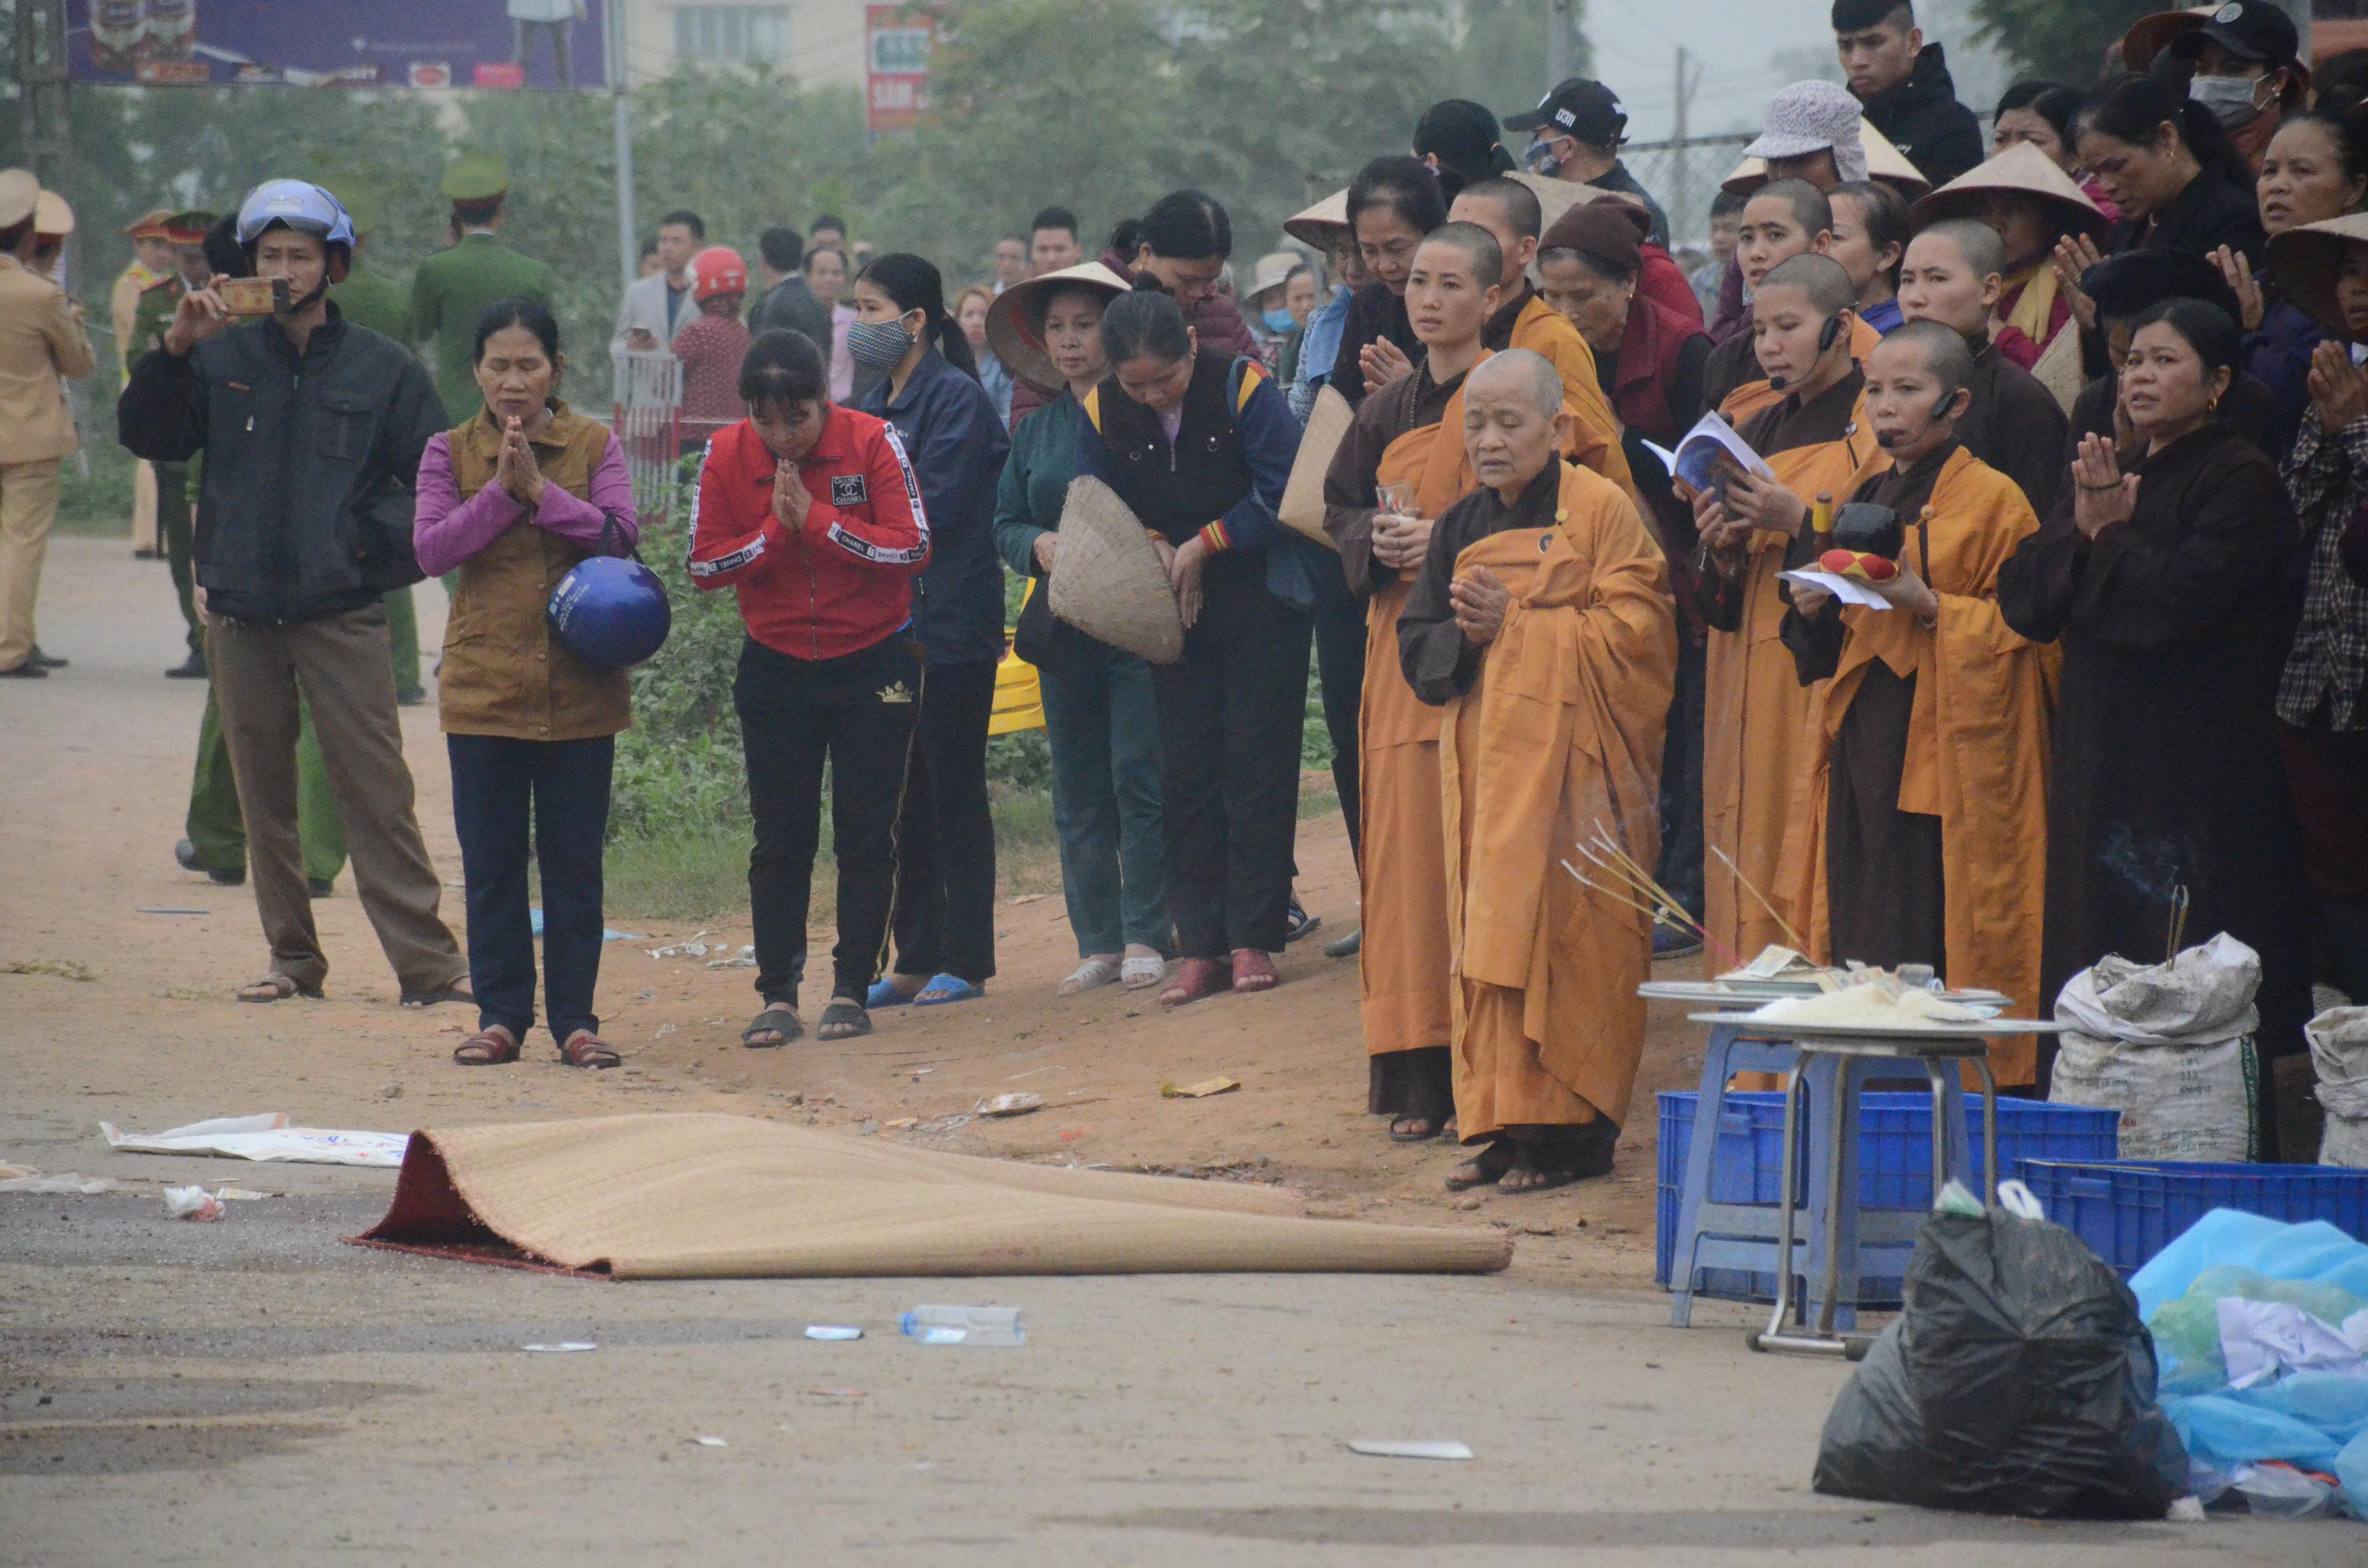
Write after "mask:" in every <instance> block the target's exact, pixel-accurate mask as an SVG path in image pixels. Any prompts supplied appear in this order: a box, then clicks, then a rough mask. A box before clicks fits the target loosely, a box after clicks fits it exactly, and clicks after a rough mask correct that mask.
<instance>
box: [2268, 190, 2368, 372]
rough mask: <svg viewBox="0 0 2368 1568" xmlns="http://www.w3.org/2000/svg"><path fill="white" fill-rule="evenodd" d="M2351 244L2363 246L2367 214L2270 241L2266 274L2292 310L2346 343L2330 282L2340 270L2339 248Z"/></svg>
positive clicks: (2348, 336)
mask: <svg viewBox="0 0 2368 1568" xmlns="http://www.w3.org/2000/svg"><path fill="white" fill-rule="evenodd" d="M2355 243H2356V244H2368V212H2354V213H2351V214H2350V215H2349V216H2347V217H2342V218H2329V219H2328V220H2327V221H2326V222H2320V223H2305V224H2304V225H2303V226H2302V227H2301V228H2299V229H2288V230H2287V231H2286V232H2285V233H2283V234H2277V235H2274V236H2272V237H2271V240H2270V276H2271V277H2272V278H2276V279H2277V280H2278V287H2279V289H2281V290H2283V291H2284V293H2285V297H2286V298H2287V299H2289V300H2291V301H2294V308H2295V309H2296V310H2298V311H2301V312H2303V313H2304V314H2305V315H2306V316H2308V317H2310V319H2311V320H2313V321H2315V322H2317V324H2319V325H2320V326H2322V327H2324V328H2326V329H2327V331H2328V333H2330V334H2332V335H2334V336H2335V337H2337V338H2338V339H2340V340H2341V341H2343V342H2346V343H2349V342H2351V328H2350V327H2348V326H2346V325H2344V324H2343V307H2342V306H2341V305H2340V304H2338V303H2337V302H2336V299H2335V280H2336V278H2338V277H2340V275H2341V274H2342V271H2343V251H2344V247H2345V246H2347V245H2350V244H2355Z"/></svg>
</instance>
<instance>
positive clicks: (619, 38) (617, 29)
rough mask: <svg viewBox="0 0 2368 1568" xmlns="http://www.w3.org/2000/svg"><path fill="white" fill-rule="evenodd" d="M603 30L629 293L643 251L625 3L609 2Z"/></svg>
mask: <svg viewBox="0 0 2368 1568" xmlns="http://www.w3.org/2000/svg"><path fill="white" fill-rule="evenodd" d="M605 20H606V21H607V23H608V26H607V27H606V28H604V29H603V31H604V33H605V34H606V41H607V44H608V52H609V100H610V102H612V103H613V104H614V105H615V106H616V121H617V276H618V278H619V279H620V287H621V288H626V289H630V288H632V286H633V279H634V278H635V277H636V276H637V275H638V274H639V273H640V271H641V262H642V247H641V244H640V243H639V241H637V240H636V239H635V238H634V234H633V227H634V225H633V99H632V83H630V82H629V81H628V80H627V79H626V75H627V71H626V65H625V60H626V44H627V41H628V34H627V32H626V20H625V0H609V5H608V8H607V13H606V17H605Z"/></svg>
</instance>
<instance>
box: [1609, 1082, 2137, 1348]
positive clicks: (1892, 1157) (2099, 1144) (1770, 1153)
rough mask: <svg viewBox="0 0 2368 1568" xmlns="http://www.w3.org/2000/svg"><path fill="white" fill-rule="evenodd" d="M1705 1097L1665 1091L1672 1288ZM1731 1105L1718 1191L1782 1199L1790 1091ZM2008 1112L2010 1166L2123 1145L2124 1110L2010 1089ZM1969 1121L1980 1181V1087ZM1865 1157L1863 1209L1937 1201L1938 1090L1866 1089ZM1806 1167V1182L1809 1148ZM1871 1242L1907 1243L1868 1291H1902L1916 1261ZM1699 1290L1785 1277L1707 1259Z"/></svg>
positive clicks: (1656, 1264)
mask: <svg viewBox="0 0 2368 1568" xmlns="http://www.w3.org/2000/svg"><path fill="white" fill-rule="evenodd" d="M1699 1098H1700V1096H1698V1095H1697V1094H1696V1093H1695V1092H1694V1091H1692V1090H1691V1089H1685V1090H1677V1091H1671V1092H1665V1093H1663V1094H1662V1095H1661V1096H1659V1099H1660V1133H1661V1137H1660V1149H1659V1157H1658V1171H1657V1182H1658V1191H1657V1192H1656V1195H1655V1198H1656V1202H1655V1206H1654V1208H1655V1213H1654V1221H1655V1223H1654V1227H1653V1230H1654V1245H1653V1280H1654V1283H1655V1284H1656V1285H1659V1286H1661V1287H1662V1288H1663V1289H1665V1290H1666V1289H1667V1288H1668V1283H1669V1270H1670V1267H1671V1260H1672V1256H1673V1255H1674V1253H1675V1252H1676V1250H1677V1231H1678V1210H1679V1200H1680V1199H1681V1197H1682V1191H1683V1187H1684V1186H1685V1177H1686V1155H1687V1153H1688V1152H1689V1150H1691V1147H1692V1145H1693V1134H1694V1109H1695V1103H1696V1101H1697V1100H1698V1099H1699ZM1725 1112H1726V1114H1725V1117H1724V1118H1723V1122H1724V1125H1723V1126H1721V1127H1720V1129H1719V1138H1718V1158H1717V1161H1716V1163H1715V1164H1713V1165H1712V1167H1711V1199H1712V1201H1713V1202H1716V1203H1756V1204H1764V1205H1767V1206H1769V1207H1770V1208H1773V1207H1774V1206H1775V1203H1776V1200H1777V1198H1778V1196H1779V1195H1780V1193H1781V1192H1782V1187H1783V1158H1784V1096H1782V1095H1781V1094H1772V1093H1745V1094H1729V1095H1728V1096H1726V1106H1725ZM1801 1121H1802V1128H1803V1132H1804V1137H1805V1134H1806V1130H1807V1126H1808V1116H1807V1114H1806V1113H1805V1111H1804V1114H1803V1116H1802V1118H1801ZM2120 1121H2121V1113H2120V1112H2119V1111H2113V1110H2100V1109H2097V1108H2094V1107H2090V1106H2072V1105H2051V1104H2050V1103H2048V1102H2047V1101H2045V1100H2026V1099H2013V1098H2007V1097H2001V1098H2000V1099H1999V1100H1998V1164H1999V1165H2000V1167H2001V1168H2002V1169H2003V1171H2004V1172H2005V1173H2006V1174H2007V1175H2009V1176H2011V1175H2013V1174H2014V1172H2015V1169H2016V1166H2017V1165H2018V1163H2019V1162H2021V1161H2024V1160H2032V1159H2054V1160H2100V1161H2103V1160H2111V1159H2112V1158H2113V1156H2114V1155H2116V1154H2118V1153H2120V1152H2121V1142H2120V1135H2119V1133H2118V1131H2116V1129H2117V1127H2118V1126H2119V1123H2120ZM1965 1128H1966V1145H1967V1147H1968V1148H1970V1149H1971V1150H1972V1152H1973V1165H1974V1176H1975V1180H1976V1181H1978V1180H1980V1179H1981V1176H1982V1168H1981V1167H1982V1108H1981V1101H1980V1099H1979V1098H1978V1097H1976V1096H1967V1098H1966V1100H1965ZM1858 1159H1859V1185H1858V1202H1859V1208H1860V1209H1861V1210H1868V1209H1917V1210H1922V1209H1930V1207H1931V1206H1932V1096H1930V1094H1861V1096H1859V1146H1858ZM1799 1171H1800V1181H1801V1183H1802V1185H1803V1186H1804V1187H1806V1185H1807V1182H1808V1160H1807V1158H1806V1152H1805V1151H1804V1155H1803V1158H1802V1160H1801V1162H1800V1167H1799ZM2172 1234H2174V1235H2176V1234H2177V1232H2176V1231H2174V1232H2173V1233H2172ZM1868 1250H1870V1251H1872V1252H1873V1253H1874V1256H1876V1257H1877V1258H1878V1260H1880V1259H1882V1258H1883V1256H1884V1252H1885V1251H1891V1250H1896V1251H1897V1253H1898V1260H1897V1263H1898V1266H1897V1267H1894V1268H1889V1269H1884V1268H1877V1269H1875V1270H1873V1271H1871V1272H1869V1273H1867V1274H1866V1275H1865V1277H1864V1279H1863V1281H1862V1283H1861V1290H1860V1299H1861V1301H1865V1302H1867V1303H1869V1304H1874V1303H1876V1302H1878V1301H1883V1302H1896V1301H1898V1299H1899V1279H1900V1274H1901V1272H1902V1271H1903V1270H1904V1269H1905V1268H1906V1267H1907V1253H1906V1251H1905V1249H1868ZM1695 1294H1697V1295H1702V1296H1710V1297H1716V1298H1722V1299H1725V1300H1730V1301H1772V1300H1773V1299H1774V1298H1775V1294H1776V1278H1775V1276H1773V1275H1771V1274H1752V1275H1746V1274H1745V1273H1744V1272H1743V1271H1742V1270H1740V1269H1729V1268H1713V1269H1704V1270H1703V1271H1702V1278H1701V1281H1700V1287H1699V1289H1697V1290H1696V1291H1695Z"/></svg>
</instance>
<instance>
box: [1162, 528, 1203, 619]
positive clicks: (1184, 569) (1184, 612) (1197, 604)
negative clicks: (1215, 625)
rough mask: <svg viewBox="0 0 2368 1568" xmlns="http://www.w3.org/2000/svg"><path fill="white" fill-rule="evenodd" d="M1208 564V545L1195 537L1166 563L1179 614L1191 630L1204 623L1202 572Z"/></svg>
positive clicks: (1181, 545) (1187, 541)
mask: <svg viewBox="0 0 2368 1568" xmlns="http://www.w3.org/2000/svg"><path fill="white" fill-rule="evenodd" d="M1208 561H1209V541H1208V540H1205V539H1203V538H1201V536H1200V535H1199V534H1194V535H1193V536H1192V537H1191V538H1190V539H1188V540H1185V541H1184V542H1183V543H1182V544H1179V545H1178V546H1177V547H1176V549H1175V551H1174V553H1173V554H1171V555H1170V556H1168V558H1167V562H1166V564H1167V581H1168V583H1169V585H1171V586H1173V587H1174V588H1175V590H1176V613H1177V614H1178V616H1180V617H1182V618H1183V621H1184V624H1185V626H1186V627H1187V628H1190V626H1191V624H1192V623H1193V622H1194V621H1196V620H1198V619H1201V567H1203V566H1205V565H1207V564H1208Z"/></svg>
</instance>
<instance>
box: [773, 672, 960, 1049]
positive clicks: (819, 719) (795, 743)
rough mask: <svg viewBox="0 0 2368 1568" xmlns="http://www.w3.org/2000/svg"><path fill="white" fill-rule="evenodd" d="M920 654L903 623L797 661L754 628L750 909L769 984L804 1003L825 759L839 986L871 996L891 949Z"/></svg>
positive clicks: (778, 994) (777, 993) (782, 998)
mask: <svg viewBox="0 0 2368 1568" xmlns="http://www.w3.org/2000/svg"><path fill="white" fill-rule="evenodd" d="M920 694H921V665H920V661H919V659H918V658H916V656H915V655H914V653H913V649H912V644H911V643H909V642H906V641H905V637H904V634H903V633H901V632H899V633H897V634H896V635H894V636H893V637H890V638H887V639H885V640H884V641H882V642H875V643H873V644H872V645H871V647H869V648H866V649H863V650H862V651H861V652H860V653H848V654H845V655H843V656H841V657H839V658H836V659H820V660H815V659H793V658H791V657H790V656H789V655H788V654H786V653H775V652H774V651H773V650H772V649H770V648H768V647H766V646H765V645H764V644H763V643H761V642H757V641H756V640H755V639H754V638H751V639H750V640H749V641H748V642H747V643H746V645H745V646H744V647H742V648H741V650H740V669H739V673H738V675H737V676H735V677H734V680H733V682H732V706H733V708H734V710H736V711H737V712H738V713H739V715H740V745H741V749H742V751H743V753H744V754H745V755H746V757H747V761H748V814H749V815H750V816H751V817H752V818H754V819H755V824H756V829H757V845H756V847H755V848H754V849H753V850H751V851H750V853H749V856H748V904H749V913H750V914H751V915H752V916H753V917H754V918H755V921H756V926H757V994H758V995H760V996H762V997H764V998H765V1000H766V1001H767V1002H768V1003H769V1002H780V1003H785V1004H788V1005H789V1006H796V1005H797V1000H798V985H799V983H800V982H801V981H803V979H804V978H805V970H806V909H807V905H808V903H810V902H811V901H812V899H813V896H814V851H815V848H816V847H817V846H818V844H819V843H820V840H821V835H822V769H823V763H824V761H825V759H827V760H828V762H829V764H830V803H831V812H830V825H831V848H832V856H833V858H834V859H835V860H836V861H837V865H838V939H837V944H836V945H835V946H834V947H833V948H832V949H831V971H832V972H831V994H833V995H834V996H851V997H854V998H855V999H857V1000H858V1001H860V1000H861V999H862V997H863V994H864V992H865V991H866V990H868V989H870V987H871V983H872V982H873V981H875V980H877V979H879V978H880V966H881V963H882V960H884V959H885V958H886V956H887V948H888V912H889V909H890V907H891V906H892V904H893V903H894V900H895V895H896V803H897V801H898V800H899V799H900V798H901V797H902V796H903V794H904V789H905V759H906V754H907V753H908V752H909V751H910V750H911V745H912V737H913V719H914V715H915V714H916V712H917V711H918V710H919V708H920Z"/></svg>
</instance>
